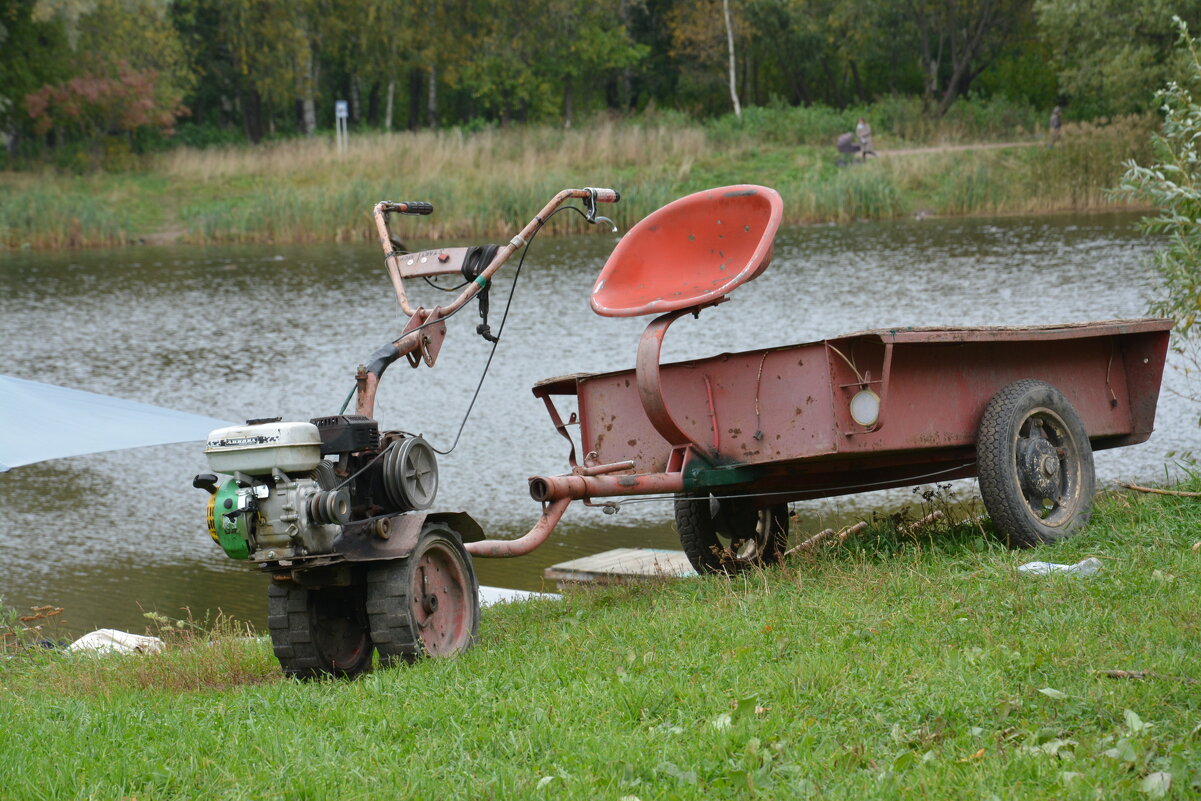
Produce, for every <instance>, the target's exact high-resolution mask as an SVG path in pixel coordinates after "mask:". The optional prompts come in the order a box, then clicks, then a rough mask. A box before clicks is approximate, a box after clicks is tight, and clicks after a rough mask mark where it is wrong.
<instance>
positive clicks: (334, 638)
mask: <svg viewBox="0 0 1201 801" xmlns="http://www.w3.org/2000/svg"><path fill="white" fill-rule="evenodd" d="M309 614H310V620H311V621H312V622H311V623H310V631H311V632H312V635H313V645H315V646H316V648H317V651H318V653H319V654H320V655H321V658H322V661H323V662H325V663H326V664H327V665H328V666H329V668H330V670H332V671H335V672H337V671H340V670H347V669H354V668H355V667H357V666H358V665H359V664H360V662H361V661H362V660H363V659H364V657H365V655H366V654H368V653H369V652H370V650H371V648H372V643H371V634H370V632H369V630H368V626H367V624H366V621H365V620H364V618H363V615H364V607H363V602H362V599H360V598H356V597H355V594H354V593H353V592H350V591H335V590H329V589H327V590H324V591H319V592H313V593H311V594H310V613H309Z"/></svg>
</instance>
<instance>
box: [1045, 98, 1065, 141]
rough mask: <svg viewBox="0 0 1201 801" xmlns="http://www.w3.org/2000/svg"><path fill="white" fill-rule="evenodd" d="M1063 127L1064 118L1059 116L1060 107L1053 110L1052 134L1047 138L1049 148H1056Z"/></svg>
mask: <svg viewBox="0 0 1201 801" xmlns="http://www.w3.org/2000/svg"><path fill="white" fill-rule="evenodd" d="M1062 127H1063V118H1062V117H1061V116H1060V114H1059V106H1056V107H1055V108H1054V109H1052V110H1051V132H1050V134H1049V136H1048V137H1047V147H1055V143H1056V142H1058V141H1059V129H1060V128H1062Z"/></svg>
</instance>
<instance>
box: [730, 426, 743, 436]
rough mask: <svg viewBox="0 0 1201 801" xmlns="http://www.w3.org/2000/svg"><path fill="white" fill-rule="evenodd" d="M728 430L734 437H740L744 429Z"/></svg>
mask: <svg viewBox="0 0 1201 801" xmlns="http://www.w3.org/2000/svg"><path fill="white" fill-rule="evenodd" d="M727 430H728V431H729V432H730V433H731V434H733V435H734V436H738V435H739V434H741V433H742V429H741V428H730V429H727Z"/></svg>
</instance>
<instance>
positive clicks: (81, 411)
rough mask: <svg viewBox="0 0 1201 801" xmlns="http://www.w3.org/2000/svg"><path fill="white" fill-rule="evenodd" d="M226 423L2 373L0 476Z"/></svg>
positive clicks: (204, 433) (189, 436) (181, 438)
mask: <svg viewBox="0 0 1201 801" xmlns="http://www.w3.org/2000/svg"><path fill="white" fill-rule="evenodd" d="M230 425H235V424H234V423H231V422H229V421H227V420H218V419H216V418H214V417H205V416H203V415H199V414H189V413H188V412H177V411H175V410H173V409H164V408H163V407H161V406H152V405H151V404H149V403H138V402H137V401H128V400H123V399H121V398H113V397H109V396H108V395H97V394H96V393H94V392H84V391H82V390H78V389H67V388H66V387H59V386H55V385H53V384H43V383H40V382H38V381H27V380H25V379H23V378H13V377H12V376H6V375H0V472H4V471H5V470H9V469H11V468H13V467H19V466H20V465H23V464H33V463H34V462H44V461H47V460H49V459H61V458H62V457H64V456H78V455H80V454H84V453H98V452H100V451H113V450H119V449H121V448H141V447H143V446H146V445H166V444H167V443H170V442H194V441H198V440H204V439H207V438H208V434H209V432H210V431H212V430H213V429H214V428H222V427H224V426H230Z"/></svg>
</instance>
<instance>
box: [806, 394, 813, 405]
mask: <svg viewBox="0 0 1201 801" xmlns="http://www.w3.org/2000/svg"><path fill="white" fill-rule="evenodd" d="M805 403H813V396H812V395H810V396H809V397H807V398H805Z"/></svg>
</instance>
